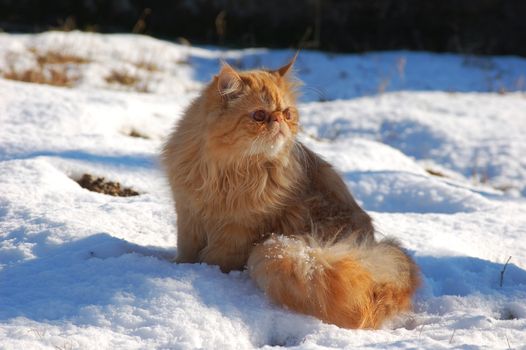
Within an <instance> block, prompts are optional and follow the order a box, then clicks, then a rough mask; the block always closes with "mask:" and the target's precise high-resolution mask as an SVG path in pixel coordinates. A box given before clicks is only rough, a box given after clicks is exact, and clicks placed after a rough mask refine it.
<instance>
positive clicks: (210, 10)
mask: <svg viewBox="0 0 526 350" xmlns="http://www.w3.org/2000/svg"><path fill="white" fill-rule="evenodd" d="M525 18H526V1H524V0H427V1H421V0H303V1H297V0H268V1H257V0H241V1H232V0H195V1H162V0H151V1H145V0H77V1H68V0H47V1H42V0H40V1H39V0H0V28H1V29H2V30H3V31H6V32H41V31H45V30H49V29H61V30H74V29H79V30H83V31H96V32H102V33H115V32H120V33H122V32H124V33H126V32H130V33H131V32H133V33H139V34H148V35H152V36H155V37H159V38H163V39H169V40H180V41H182V42H185V43H191V44H198V45H223V46H228V47H256V46H257V47H270V48H290V47H301V48H310V49H319V50H324V51H332V52H365V51H378V50H400V49H404V50H420V51H421V50H425V51H433V52H456V53H464V54H492V55H520V56H526V45H525V43H526V20H525Z"/></svg>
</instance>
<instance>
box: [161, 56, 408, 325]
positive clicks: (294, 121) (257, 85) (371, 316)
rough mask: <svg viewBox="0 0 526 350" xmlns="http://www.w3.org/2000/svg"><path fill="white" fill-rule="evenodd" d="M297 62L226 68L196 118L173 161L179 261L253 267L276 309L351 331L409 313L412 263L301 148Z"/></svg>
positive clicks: (182, 130)
mask: <svg viewBox="0 0 526 350" xmlns="http://www.w3.org/2000/svg"><path fill="white" fill-rule="evenodd" d="M293 63H294V60H292V61H291V62H290V63H289V64H287V65H285V66H283V67H281V68H280V69H277V70H275V71H269V70H254V71H247V72H238V71H236V70H234V69H233V68H232V67H230V66H228V65H227V64H225V65H223V67H222V69H221V71H220V72H219V74H218V75H217V76H215V77H214V79H213V80H212V82H211V83H210V84H209V85H208V86H207V87H206V88H205V89H204V91H203V93H202V94H201V96H200V97H198V98H197V99H196V100H195V101H194V102H193V103H192V104H191V105H190V106H189V108H188V109H187V110H186V112H185V114H184V116H183V118H182V119H181V120H180V121H179V123H178V124H177V126H176V128H175V130H174V132H173V133H172V135H171V136H170V137H169V139H168V141H167V143H166V144H165V147H164V149H163V154H162V159H163V163H164V166H165V168H166V172H167V175H168V180H169V182H170V186H171V189H172V193H173V198H174V200H175V208H176V212H177V231H178V236H177V258H176V261H177V262H179V263H196V262H205V263H208V264H216V265H219V267H220V268H221V270H222V271H224V272H228V271H230V270H234V269H243V268H245V267H248V270H249V273H250V275H251V276H252V278H253V279H254V280H255V282H256V283H257V284H258V285H259V286H260V287H261V288H262V289H263V290H264V291H265V293H266V294H267V295H269V297H270V298H272V300H274V301H275V302H276V303H279V304H281V305H285V306H287V307H289V308H290V309H292V310H295V311H298V312H301V313H304V314H308V315H313V316H316V317H318V318H320V319H321V320H323V321H325V322H329V323H333V324H336V325H338V326H341V327H346V328H377V327H379V326H380V325H381V324H382V322H383V321H384V320H385V319H387V318H389V317H391V316H392V315H394V314H396V313H398V312H400V311H404V310H408V309H410V307H411V297H412V295H413V293H414V291H415V289H416V288H417V286H418V270H417V268H416V265H415V264H414V262H413V261H412V260H411V258H410V257H409V256H408V255H407V254H405V253H404V252H403V251H402V250H401V248H400V247H399V245H398V244H396V243H395V242H394V241H391V240H384V241H381V242H377V241H376V240H375V238H374V228H373V225H372V220H371V218H370V217H369V215H368V214H367V213H365V211H364V210H363V209H362V208H360V206H359V205H358V204H357V203H356V201H355V200H354V199H353V197H352V195H351V194H350V192H349V191H348V189H347V187H346V186H345V184H344V182H343V181H342V179H341V177H340V176H339V175H338V173H337V172H336V171H335V170H334V169H333V168H332V167H331V165H330V164H328V163H327V162H325V161H324V160H323V159H321V158H320V157H319V156H318V155H316V154H315V153H314V152H312V151H311V150H310V149H308V148H307V147H306V146H304V145H303V144H301V143H300V142H298V141H297V140H296V134H297V133H298V128H299V124H298V123H299V115H298V110H297V108H296V105H295V103H296V88H297V86H298V83H297V81H295V80H294V79H292V78H291V77H290V68H291V67H292V65H293Z"/></svg>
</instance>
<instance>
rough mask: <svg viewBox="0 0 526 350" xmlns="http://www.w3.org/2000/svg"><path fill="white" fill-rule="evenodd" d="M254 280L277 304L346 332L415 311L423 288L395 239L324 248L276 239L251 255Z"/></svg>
mask: <svg viewBox="0 0 526 350" xmlns="http://www.w3.org/2000/svg"><path fill="white" fill-rule="evenodd" d="M248 268H249V272H250V275H251V277H252V278H253V279H254V280H255V281H256V283H257V284H258V285H259V287H260V288H262V289H263V290H264V291H265V293H266V294H267V295H268V296H269V297H270V298H271V299H272V300H273V301H274V302H276V303H278V304H281V305H284V306H286V307H288V308H290V309H292V310H295V311H297V312H300V313H304V314H308V315H312V316H315V317H317V318H319V319H321V320H323V321H325V322H327V323H332V324H335V325H337V326H340V327H345V328H378V327H380V325H381V324H382V322H383V321H384V320H385V319H387V318H389V317H390V316H393V315H394V314H396V313H398V312H400V311H406V310H408V309H410V308H411V297H412V295H413V293H414V291H415V289H416V288H417V287H418V285H419V273H418V269H417V267H416V265H415V263H414V262H413V261H412V259H411V258H410V257H409V256H408V255H407V254H406V253H404V252H403V251H402V250H401V248H400V246H399V245H398V244H397V243H396V242H395V241H394V240H383V241H381V242H372V243H371V242H370V243H363V244H358V243H356V242H354V241H353V240H351V239H348V240H344V241H340V242H338V243H336V244H325V245H322V244H319V243H317V242H316V241H315V240H314V239H313V238H303V237H285V236H279V237H278V236H272V237H270V238H269V239H267V240H266V241H265V242H264V243H262V244H259V245H258V246H256V247H255V248H254V249H253V251H252V252H251V254H250V257H249V260H248Z"/></svg>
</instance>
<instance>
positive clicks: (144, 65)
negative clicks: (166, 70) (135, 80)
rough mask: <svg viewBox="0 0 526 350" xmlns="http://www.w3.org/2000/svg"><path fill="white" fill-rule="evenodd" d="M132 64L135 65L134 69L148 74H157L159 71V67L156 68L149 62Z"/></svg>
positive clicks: (143, 61)
mask: <svg viewBox="0 0 526 350" xmlns="http://www.w3.org/2000/svg"><path fill="white" fill-rule="evenodd" d="M134 64H135V67H137V68H140V69H143V70H145V71H148V72H158V71H159V66H157V65H156V64H155V63H153V62H150V61H146V60H142V61H139V62H136V63H134Z"/></svg>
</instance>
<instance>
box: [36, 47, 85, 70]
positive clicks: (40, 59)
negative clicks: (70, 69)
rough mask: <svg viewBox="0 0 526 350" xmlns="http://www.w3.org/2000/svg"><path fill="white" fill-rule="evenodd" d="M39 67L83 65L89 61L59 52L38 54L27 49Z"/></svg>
mask: <svg viewBox="0 0 526 350" xmlns="http://www.w3.org/2000/svg"><path fill="white" fill-rule="evenodd" d="M29 52H31V53H32V54H33V55H34V56H35V59H36V61H37V63H38V64H39V65H41V66H42V65H47V64H85V63H89V62H91V60H89V59H87V58H84V57H80V56H77V55H74V54H68V53H64V52H60V51H47V52H39V51H38V50H37V49H36V48H34V47H33V48H29Z"/></svg>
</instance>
